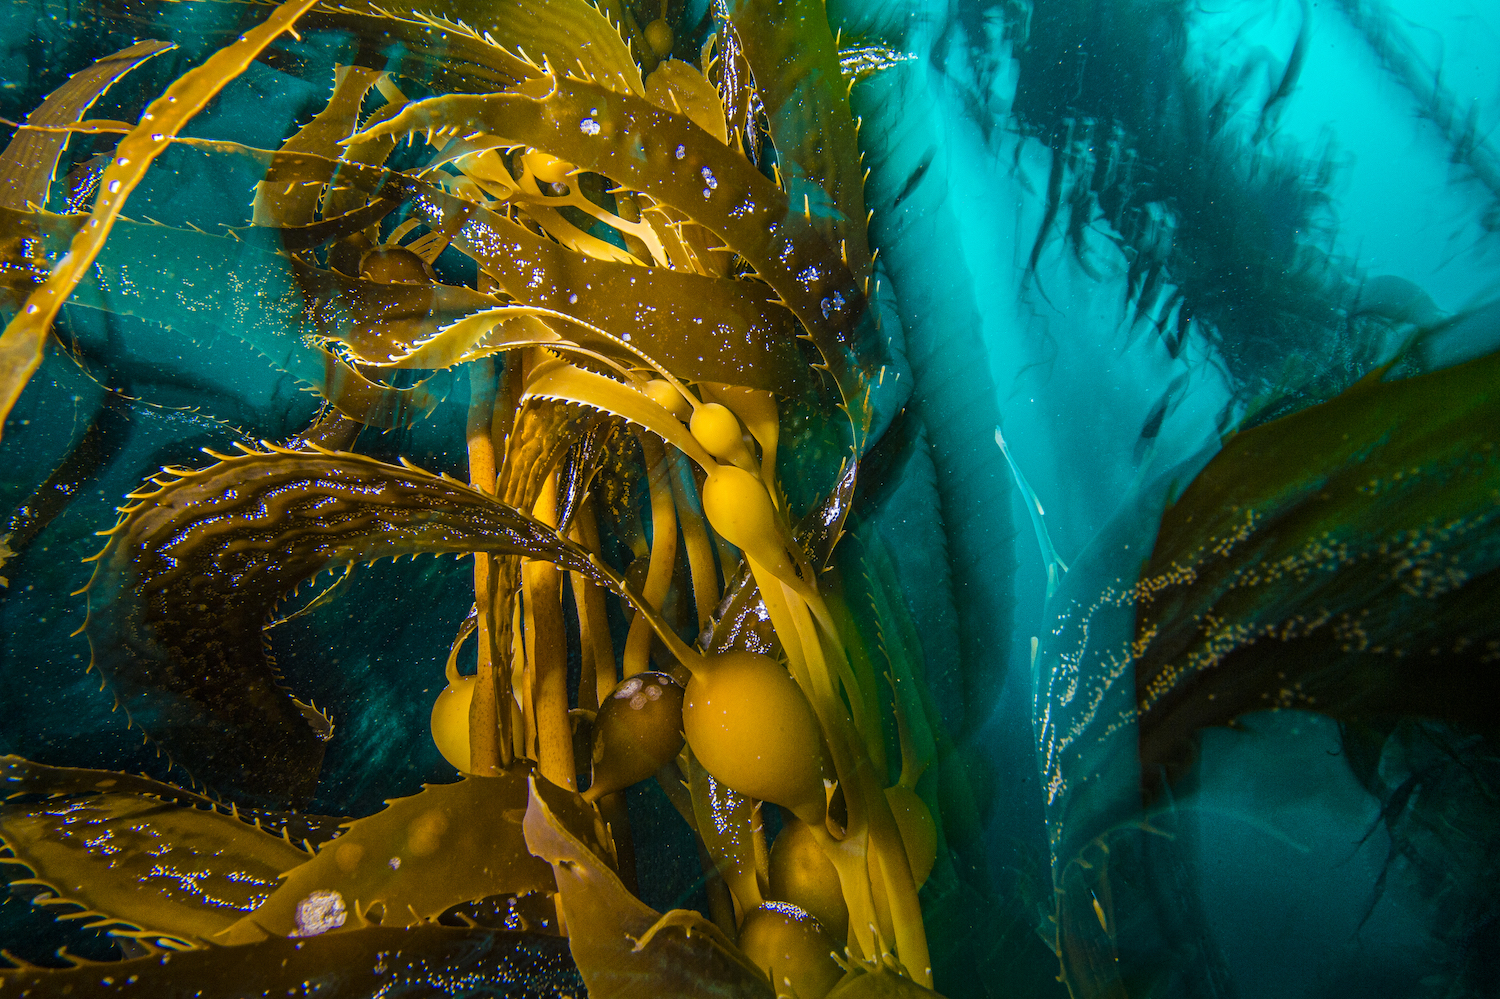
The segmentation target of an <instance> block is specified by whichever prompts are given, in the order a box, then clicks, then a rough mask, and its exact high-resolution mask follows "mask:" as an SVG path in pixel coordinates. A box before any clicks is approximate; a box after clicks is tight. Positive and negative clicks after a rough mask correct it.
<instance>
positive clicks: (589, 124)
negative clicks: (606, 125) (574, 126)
mask: <svg viewBox="0 0 1500 999" xmlns="http://www.w3.org/2000/svg"><path fill="white" fill-rule="evenodd" d="M578 128H579V129H580V130H581V131H582V132H583V134H584V135H598V134H599V123H598V122H597V121H595V120H594V119H593V118H585V119H583V120H582V121H580V122H579V123H578Z"/></svg>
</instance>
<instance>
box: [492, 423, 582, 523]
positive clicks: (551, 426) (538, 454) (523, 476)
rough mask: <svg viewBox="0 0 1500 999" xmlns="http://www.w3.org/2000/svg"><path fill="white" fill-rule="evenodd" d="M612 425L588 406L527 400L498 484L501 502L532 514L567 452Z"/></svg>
mask: <svg viewBox="0 0 1500 999" xmlns="http://www.w3.org/2000/svg"><path fill="white" fill-rule="evenodd" d="M609 422H610V421H609V418H608V417H607V416H604V415H603V414H601V413H599V412H597V411H596V410H592V409H589V408H587V407H585V406H574V405H569V404H567V403H564V402H558V401H554V400H551V399H537V398H527V399H525V400H524V402H523V403H522V405H521V407H520V410H519V411H518V412H517V413H516V417H515V424H514V427H513V429H512V430H511V433H510V436H509V437H508V438H507V439H506V442H505V456H504V458H503V459H502V460H501V463H500V470H499V475H498V476H497V477H496V481H495V492H496V495H497V496H499V498H500V501H501V502H502V503H506V504H508V505H510V506H513V507H515V508H516V509H518V510H530V509H531V508H532V507H534V506H535V505H536V501H537V498H538V497H539V496H541V491H542V485H543V483H544V482H545V481H546V479H547V476H548V475H550V474H551V473H552V470H553V469H554V468H556V467H557V466H558V464H559V463H560V462H561V461H562V460H563V458H564V456H566V454H567V453H568V450H569V449H570V448H572V447H573V445H575V444H577V443H578V442H580V441H582V440H584V439H585V438H586V437H587V436H588V435H589V434H590V433H591V432H592V431H594V430H595V429H597V428H599V427H602V426H604V425H606V424H607V423H609Z"/></svg>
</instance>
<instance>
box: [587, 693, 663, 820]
mask: <svg viewBox="0 0 1500 999" xmlns="http://www.w3.org/2000/svg"><path fill="white" fill-rule="evenodd" d="M682 699H683V690H682V687H681V686H680V685H678V683H677V681H676V680H674V679H672V678H671V677H670V676H668V675H667V674H665V673H653V672H649V671H648V672H644V673H637V674H635V675H634V676H631V677H626V678H625V679H624V680H622V681H620V684H619V685H618V686H617V687H615V689H614V690H613V691H612V692H611V693H610V694H609V696H608V697H606V698H605V699H604V703H603V704H601V705H600V706H599V713H598V715H596V716H595V718H594V734H593V739H592V744H593V748H592V752H591V758H592V761H593V772H594V781H593V783H592V784H591V785H590V786H589V789H588V791H587V792H586V793H585V794H584V799H585V800H587V801H597V800H598V799H599V798H602V797H603V796H604V795H606V794H613V793H614V792H615V791H619V790H621V789H622V788H627V787H629V786H630V785H632V784H635V783H637V782H639V781H643V780H645V779H646V778H648V777H650V776H651V775H652V774H654V773H656V772H657V771H658V770H660V769H661V768H662V767H664V766H666V765H667V764H668V763H670V762H671V761H672V760H673V759H675V758H676V757H677V754H678V753H680V752H682Z"/></svg>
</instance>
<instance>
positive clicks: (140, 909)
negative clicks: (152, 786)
mask: <svg viewBox="0 0 1500 999" xmlns="http://www.w3.org/2000/svg"><path fill="white" fill-rule="evenodd" d="M0 838H3V839H4V842H5V845H6V846H8V847H9V848H10V850H11V852H12V853H13V854H14V855H15V860H16V861H18V862H19V863H20V864H23V865H25V867H27V868H29V869H30V871H31V873H32V877H31V878H28V879H25V881H24V882H22V883H26V884H39V885H44V886H46V887H47V888H49V889H51V890H52V891H53V892H54V893H55V894H56V896H57V899H56V901H57V902H58V903H63V902H66V903H71V904H74V905H77V906H80V907H82V909H83V911H82V912H80V913H77V916H78V917H79V918H93V919H95V920H96V925H98V924H108V923H113V922H124V923H127V924H129V925H131V926H134V927H136V928H137V929H139V930H142V931H144V932H146V933H149V934H153V935H156V934H161V935H167V936H171V937H174V938H178V939H181V940H184V941H188V942H194V941H202V940H206V939H208V938H209V937H211V936H212V935H213V934H215V933H218V932H219V931H220V930H223V929H226V928H227V927H229V926H230V925H232V924H233V923H234V922H235V921H236V920H237V919H239V918H240V917H242V916H244V915H245V914H246V913H249V912H253V911H254V910H255V909H256V908H257V907H259V906H260V905H261V903H263V902H265V901H266V899H267V898H268V897H269V896H270V895H271V893H272V892H273V891H275V889H276V884H277V878H278V876H279V875H280V874H281V872H282V871H285V870H288V869H290V868H292V867H295V866H297V865H299V864H301V863H303V862H304V861H306V860H307V854H306V853H304V852H302V851H301V850H299V849H298V848H296V847H295V846H293V845H292V844H291V843H289V842H287V841H286V840H284V839H282V838H280V837H277V836H272V835H271V834H270V833H266V832H262V831H261V830H259V829H257V828H256V827H254V826H251V825H247V824H246V823H244V822H241V821H240V820H239V819H237V818H234V817H232V816H229V815H225V814H223V813H221V812H218V811H216V810H214V809H211V808H210V809H199V808H186V807H181V806H176V805H170V804H166V803H164V802H162V801H161V800H160V799H158V798H155V797H152V796H151V795H146V794H132V793H128V792H114V791H106V792H104V793H102V794H91V795H86V796H74V795H68V796H57V797H50V798H46V799H43V800H41V801H26V800H24V799H23V800H19V801H18V800H11V801H7V802H5V803H4V804H3V805H0Z"/></svg>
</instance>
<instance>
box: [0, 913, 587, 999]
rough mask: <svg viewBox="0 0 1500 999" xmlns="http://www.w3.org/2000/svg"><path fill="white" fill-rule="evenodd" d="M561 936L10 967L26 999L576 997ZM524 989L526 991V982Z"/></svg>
mask: <svg viewBox="0 0 1500 999" xmlns="http://www.w3.org/2000/svg"><path fill="white" fill-rule="evenodd" d="M569 963H570V962H569V961H568V943H567V941H566V940H564V939H562V938H560V937H549V936H542V935H539V934H532V933H515V932H509V931H505V930H488V929H480V928H457V927H451V926H439V925H436V924H434V923H424V924H422V925H420V926H413V927H411V928H409V929H395V928H391V927H384V926H371V927H367V928H364V929H357V930H345V931H342V932H337V933H324V934H321V935H319V936H315V937H298V938H287V937H272V938H270V939H268V940H264V941H262V942H260V943H254V944H247V945H245V946H242V947H213V948H206V949H199V950H191V951H187V952H186V953H177V952H174V951H162V950H159V949H157V948H154V947H151V946H150V945H149V944H147V945H146V954H144V955H143V956H141V957H136V958H131V959H128V960H125V961H112V962H109V963H108V964H99V963H96V962H90V963H87V964H84V963H79V964H77V965H75V966H74V967H70V968H42V967H37V966H35V965H24V966H22V967H19V968H0V987H3V988H4V989H5V991H6V992H14V993H15V994H16V995H34V996H35V995H103V996H113V995H123V996H170V995H184V994H187V995H194V996H202V997H204V999H227V997H230V996H243V995H246V994H251V995H264V994H271V993H280V994H285V992H286V989H287V988H288V986H287V983H288V982H314V981H315V982H317V983H318V986H319V988H318V994H319V995H320V996H323V997H325V999H362V997H366V996H370V995H372V994H374V995H379V994H381V993H382V992H384V993H385V994H387V995H401V994H408V995H412V994H421V993H422V992H427V993H429V994H431V993H432V992H434V991H436V990H438V989H443V990H445V991H446V990H447V989H448V988H449V987H450V986H451V987H453V988H459V987H462V986H461V985H460V983H463V982H466V981H482V982H491V981H498V982H509V983H515V984H513V985H512V988H513V989H514V991H513V992H508V994H512V995H515V996H517V997H518V999H572V997H574V996H576V995H578V994H579V993H580V992H581V991H582V985H583V983H582V982H581V981H579V979H578V976H577V973H576V972H574V971H573V970H572V969H571V968H570V967H569ZM522 983H524V984H522Z"/></svg>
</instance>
